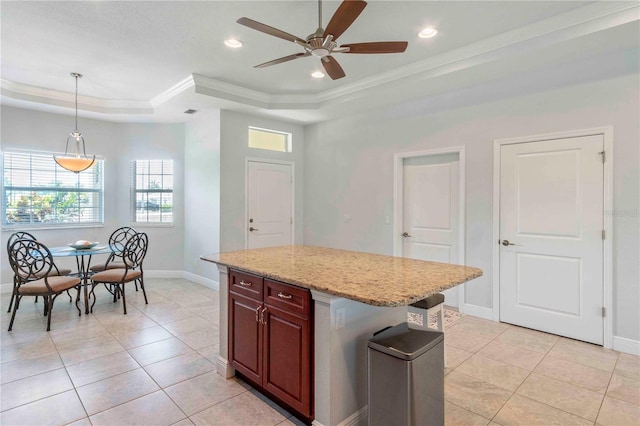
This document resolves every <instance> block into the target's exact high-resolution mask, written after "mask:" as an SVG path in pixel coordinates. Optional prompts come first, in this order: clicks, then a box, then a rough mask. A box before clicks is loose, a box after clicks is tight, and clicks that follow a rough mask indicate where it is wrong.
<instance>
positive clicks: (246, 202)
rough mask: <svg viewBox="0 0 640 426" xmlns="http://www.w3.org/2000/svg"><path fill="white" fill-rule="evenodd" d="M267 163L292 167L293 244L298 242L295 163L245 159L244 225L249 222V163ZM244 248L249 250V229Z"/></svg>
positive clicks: (245, 230) (246, 229)
mask: <svg viewBox="0 0 640 426" xmlns="http://www.w3.org/2000/svg"><path fill="white" fill-rule="evenodd" d="M251 162H253V163H267V164H277V165H285V166H290V167H291V224H290V226H291V244H294V242H295V241H296V235H295V230H296V215H295V212H296V199H295V195H296V169H295V167H296V165H295V163H294V162H293V161H286V160H272V159H270V158H259V157H245V159H244V223H245V225H246V224H247V223H248V222H249V163H251ZM244 248H245V250H246V249H248V248H249V228H248V227H247V226H245V227H244Z"/></svg>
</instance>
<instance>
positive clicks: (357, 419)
mask: <svg viewBox="0 0 640 426" xmlns="http://www.w3.org/2000/svg"><path fill="white" fill-rule="evenodd" d="M368 418H369V406H368V405H365V406H364V407H362V408H361V409H359V410H358V411H356V412H355V413H353V414H352V415H350V416H349V417H347V418H346V419H344V420H343V421H341V422H340V423H338V425H339V426H357V425H366V424H367V421H368Z"/></svg>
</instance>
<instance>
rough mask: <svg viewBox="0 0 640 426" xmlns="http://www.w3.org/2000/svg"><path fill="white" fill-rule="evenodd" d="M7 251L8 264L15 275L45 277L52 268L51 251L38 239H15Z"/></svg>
mask: <svg viewBox="0 0 640 426" xmlns="http://www.w3.org/2000/svg"><path fill="white" fill-rule="evenodd" d="M8 252H9V264H10V265H11V268H12V269H13V272H14V273H15V276H16V277H46V276H47V275H49V273H50V272H51V269H52V268H54V264H53V256H52V255H51V252H50V251H49V249H48V248H47V246H45V245H44V244H42V243H41V242H39V241H36V240H31V239H21V240H16V241H14V242H13V244H11V247H10V248H9V251H8Z"/></svg>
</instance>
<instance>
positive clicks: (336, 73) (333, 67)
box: [321, 56, 345, 80]
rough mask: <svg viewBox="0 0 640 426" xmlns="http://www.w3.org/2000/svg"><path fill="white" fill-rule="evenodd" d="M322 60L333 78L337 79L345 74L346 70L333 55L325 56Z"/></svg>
mask: <svg viewBox="0 0 640 426" xmlns="http://www.w3.org/2000/svg"><path fill="white" fill-rule="evenodd" d="M321 62H322V66H323V67H324V69H325V71H326V72H327V74H329V77H331V80H337V79H339V78H342V77H344V76H345V73H344V70H343V69H342V67H341V66H340V64H339V63H338V61H336V59H335V58H334V57H333V56H325V57H324V58H322V61H321Z"/></svg>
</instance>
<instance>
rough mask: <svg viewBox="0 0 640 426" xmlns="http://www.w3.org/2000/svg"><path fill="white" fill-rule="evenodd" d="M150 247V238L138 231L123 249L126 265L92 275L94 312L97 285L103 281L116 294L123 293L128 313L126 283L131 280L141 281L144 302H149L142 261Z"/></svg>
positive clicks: (123, 300) (125, 312) (123, 301)
mask: <svg viewBox="0 0 640 426" xmlns="http://www.w3.org/2000/svg"><path fill="white" fill-rule="evenodd" d="M148 248H149V238H148V237H147V234H145V233H144V232H140V233H136V234H134V235H133V236H132V237H130V238H129V240H127V243H126V244H125V246H124V250H122V260H123V263H124V265H125V267H124V268H121V269H107V270H104V271H102V272H97V273H96V274H94V275H93V276H91V295H92V297H93V303H92V304H91V311H92V312H93V305H95V303H96V297H95V293H94V291H95V287H96V285H98V284H100V283H102V284H105V285H107V284H108V285H109V286H111V287H112V288H113V291H114V302H115V296H116V295H117V296H120V295H122V305H123V306H124V314H125V315H126V314H127V300H126V296H125V284H126V283H129V282H132V281H133V282H139V283H140V288H141V289H142V294H143V295H144V302H145V303H147V304H148V303H149V302H148V300H147V293H146V291H145V289H144V272H143V270H142V262H143V261H144V258H145V256H146V254H147V249H148Z"/></svg>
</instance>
